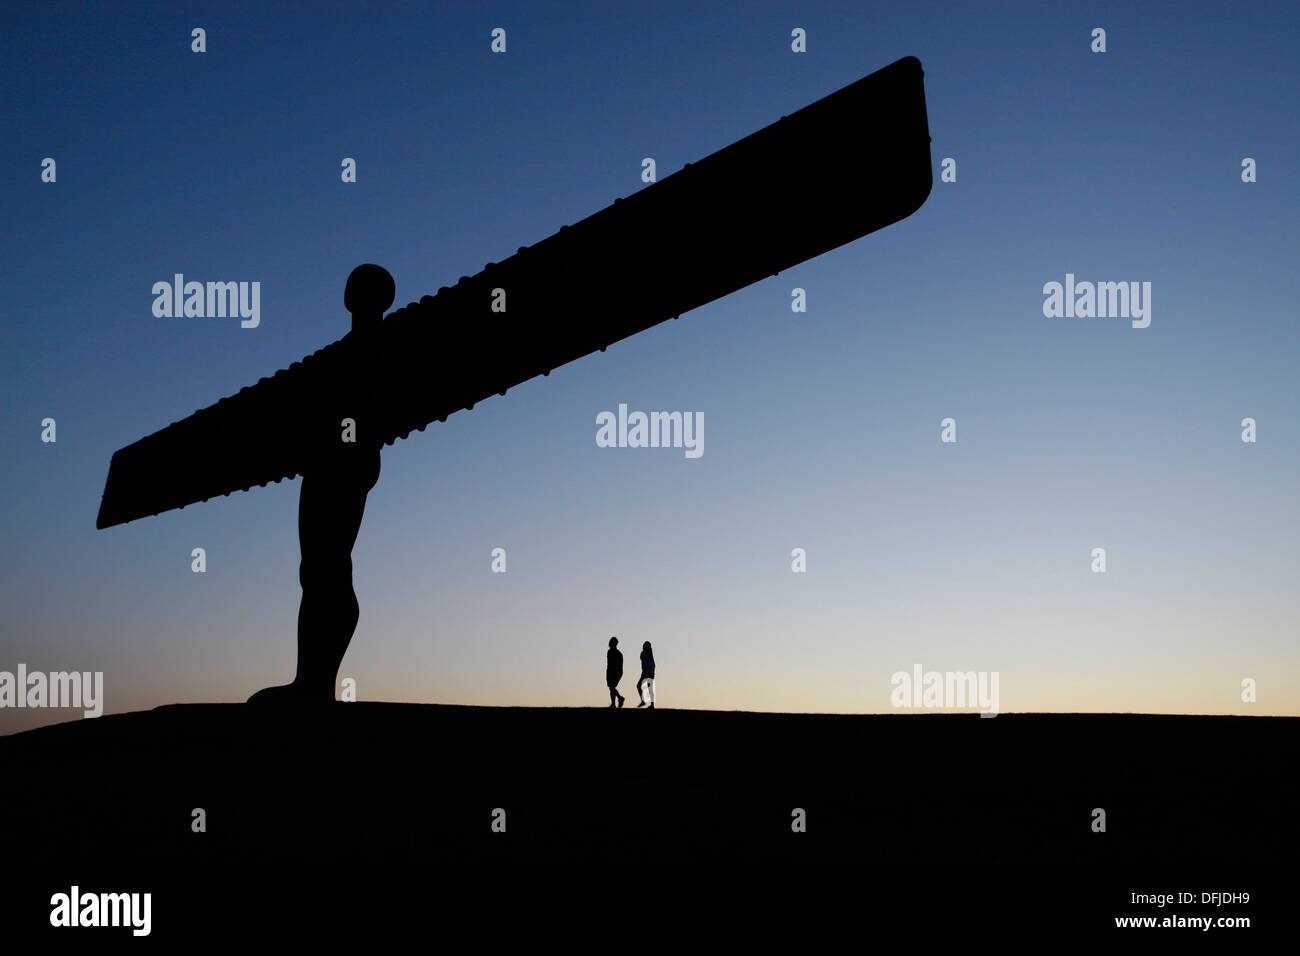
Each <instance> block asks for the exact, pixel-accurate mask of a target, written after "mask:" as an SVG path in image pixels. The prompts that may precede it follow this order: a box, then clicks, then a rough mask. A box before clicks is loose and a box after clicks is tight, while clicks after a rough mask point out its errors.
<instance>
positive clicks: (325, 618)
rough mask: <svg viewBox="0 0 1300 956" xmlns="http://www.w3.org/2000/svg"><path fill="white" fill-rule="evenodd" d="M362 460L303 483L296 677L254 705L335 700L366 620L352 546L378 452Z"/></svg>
mask: <svg viewBox="0 0 1300 956" xmlns="http://www.w3.org/2000/svg"><path fill="white" fill-rule="evenodd" d="M357 458H358V459H359V461H357V462H355V463H354V462H352V461H350V460H348V459H344V460H342V461H339V462H337V463H329V464H328V465H325V466H322V467H319V468H317V470H315V471H313V472H312V473H311V474H307V475H304V476H303V479H302V489H301V491H300V493H299V497H298V541H299V544H300V545H301V549H302V563H301V564H300V565H299V569H298V579H299V581H300V582H301V583H302V603H301V605H300V606H299V608H298V673H297V675H296V676H295V677H294V680H293V683H292V684H286V685H283V686H280V687H268V688H266V689H265V690H261V691H258V692H257V693H256V694H254V695H253V696H252V698H250V699H249V703H262V702H277V701H282V700H285V701H287V700H292V701H321V702H329V701H332V700H334V681H335V679H336V678H337V676H338V671H339V665H340V664H341V663H342V661H343V655H344V654H345V653H346V652H347V649H348V644H350V643H351V641H352V634H353V632H354V631H355V630H356V626H357V620H358V618H359V617H360V608H359V606H358V604H357V595H356V592H355V591H354V590H353V588H352V546H353V545H354V544H355V543H356V540H357V532H358V531H359V530H360V529H361V517H362V515H363V514H364V512H365V508H366V496H367V495H368V494H369V492H370V489H371V488H373V487H374V485H375V482H376V481H377V480H378V478H379V451H378V449H375V450H374V453H373V457H369V456H363V455H361V454H358V455H357Z"/></svg>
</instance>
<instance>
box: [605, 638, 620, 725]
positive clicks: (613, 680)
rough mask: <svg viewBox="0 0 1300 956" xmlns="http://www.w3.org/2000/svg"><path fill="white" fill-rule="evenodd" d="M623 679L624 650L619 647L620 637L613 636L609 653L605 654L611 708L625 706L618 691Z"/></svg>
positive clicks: (606, 681)
mask: <svg viewBox="0 0 1300 956" xmlns="http://www.w3.org/2000/svg"><path fill="white" fill-rule="evenodd" d="M622 679H623V652H622V651H620V650H619V649H618V638H617V637H611V638H610V639H609V653H607V654H606V655H605V683H606V684H608V685H609V708H610V710H613V709H614V708H615V707H622V706H623V695H622V694H620V693H619V692H618V682H619V681H621V680H622ZM615 701H617V703H615Z"/></svg>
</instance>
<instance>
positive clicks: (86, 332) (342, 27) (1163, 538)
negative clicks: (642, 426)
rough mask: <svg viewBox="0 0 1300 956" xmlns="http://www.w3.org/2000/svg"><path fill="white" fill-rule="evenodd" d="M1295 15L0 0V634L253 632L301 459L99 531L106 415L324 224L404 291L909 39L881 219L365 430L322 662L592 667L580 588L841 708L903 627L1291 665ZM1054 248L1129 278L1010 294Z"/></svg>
mask: <svg viewBox="0 0 1300 956" xmlns="http://www.w3.org/2000/svg"><path fill="white" fill-rule="evenodd" d="M1298 20H1300V14H1297V9H1296V7H1295V5H1294V4H1281V3H1279V4H1269V3H1263V4H1255V5H1248V6H1246V7H1238V6H1234V5H1229V4H1143V5H1141V7H1140V8H1139V9H1133V7H1132V5H1129V4H1048V5H1040V4H1003V5H992V6H980V7H977V6H976V5H973V4H970V5H968V4H925V3H918V4H906V5H890V6H885V5H872V4H858V3H855V4H844V3H839V4H837V3H806V2H801V3H798V4H744V5H722V4H695V3H661V4H655V5H634V4H598V3H589V4H577V3H574V4H559V3H557V4H546V5H536V4H533V5H525V4H492V3H488V4H473V5H470V4H465V5H438V4H400V5H398V4H392V5H387V4H367V5H354V4H342V3H339V4H323V3H322V4H310V5H307V4H304V5H300V6H291V5H275V6H274V9H268V8H267V5H262V4H221V5H203V4H200V5H195V6H190V7H186V8H183V9H179V8H176V7H174V5H168V4H137V5H132V6H131V7H130V8H129V9H125V10H117V9H114V10H100V9H93V8H82V7H80V6H77V5H61V4H50V3H41V4H8V5H6V7H5V14H4V24H3V26H4V28H3V30H0V51H2V54H3V55H2V56H0V63H2V66H0V69H3V90H4V92H3V97H4V104H5V108H4V110H3V113H2V115H0V132H2V133H3V136H2V139H3V142H4V144H5V145H4V149H3V150H0V163H2V164H3V166H2V167H0V170H2V172H3V186H2V187H0V189H2V190H3V192H2V194H0V195H2V197H3V210H4V215H3V242H4V256H3V260H2V261H3V263H4V265H3V268H4V287H5V289H6V293H7V300H8V301H7V303H6V309H5V319H4V321H3V323H2V324H0V380H2V381H3V389H2V390H0V395H2V401H3V404H2V405H0V442H2V443H3V448H4V455H3V457H2V458H0V488H2V489H3V490H2V492H0V533H3V538H4V541H5V544H6V545H7V547H6V548H5V549H4V552H3V554H0V607H3V609H4V612H3V614H2V615H0V670H5V669H7V670H13V669H14V668H15V667H16V665H17V663H19V662H24V663H26V665H27V666H28V668H30V669H37V670H63V669H77V670H92V671H93V670H102V671H104V672H105V687H106V696H107V700H106V710H107V711H108V712H117V711H122V710H131V709H138V708H141V707H149V706H155V705H157V704H161V703H168V702H173V701H199V700H242V699H244V698H245V697H247V696H248V694H250V693H251V692H252V691H254V690H256V689H257V688H258V687H261V686H264V685H265V684H267V683H275V682H280V681H282V680H285V679H288V678H289V677H291V676H292V673H293V661H294V648H295V642H294V627H295V623H294V622H295V620H296V614H297V606H298V597H299V592H298V588H297V561H298V553H297V538H296V516H297V488H298V482H297V481H294V482H289V483H284V484H281V485H278V486H273V487H271V488H265V489H254V490H253V491H251V492H249V493H247V494H236V495H233V496H231V497H230V498H225V499H220V500H215V501H211V502H208V503H206V504H203V505H201V506H197V507H193V508H186V509H184V510H183V511H179V512H170V513H167V514H164V515H161V516H157V517H151V518H147V519H143V520H141V521H138V522H134V523H132V524H129V525H126V526H122V527H117V528H112V529H108V530H105V531H96V530H95V527H94V519H95V513H96V510H97V509H98V506H99V499H100V495H101V494H102V491H103V483H104V478H105V475H106V474H107V469H108V461H109V458H110V457H111V455H112V453H113V451H114V450H116V449H117V448H119V447H121V446H123V445H126V444H128V443H130V442H132V441H134V440H136V439H137V438H139V437H142V436H143V435H145V434H148V433H150V432H153V431H155V430H157V429H158V428H160V427H162V426H164V425H166V424H168V423H169V422H172V421H174V420H177V419H179V418H182V417H184V416H185V415H188V414H189V413H191V412H193V411H194V410H195V409H197V408H200V407H204V406H206V405H209V404H211V403H213V402H214V401H216V400H217V399H218V398H221V397H222V396H225V395H227V394H231V393H233V392H235V391H237V390H238V389H239V388H240V387H242V386H244V385H248V384H251V383H253V382H255V381H256V380H257V379H258V378H260V377H262V376H265V375H269V374H271V373H272V372H274V371H275V370H276V369H279V368H283V367H285V366H286V365H288V364H289V363H290V362H292V361H295V360H297V359H299V358H301V357H302V356H303V355H304V354H306V353H308V352H311V351H313V350H315V349H316V348H319V347H320V346H321V345H323V344H325V343H326V342H329V341H333V340H334V339H336V338H338V337H339V336H341V335H342V334H343V333H344V332H346V331H347V329H348V324H349V317H348V315H347V313H346V312H345V310H344V309H343V306H342V291H343V283H344V280H345V279H346V277H347V274H348V273H349V271H350V270H351V269H352V268H353V267H354V266H355V265H357V264H358V263H361V262H367V261H368V262H377V263H380V264H382V265H384V266H385V267H386V268H387V269H388V270H389V271H390V272H392V274H393V275H394V276H395V278H396V281H397V297H398V303H399V304H402V303H406V302H409V301H413V300H416V299H418V298H420V296H422V295H425V294H430V293H432V292H434V291H436V290H437V288H438V287H439V286H441V285H444V284H449V283H451V282H454V281H455V279H456V278H458V277H459V276H461V275H466V274H473V273H475V272H477V271H478V270H479V269H480V268H481V267H482V266H483V264H484V263H485V262H488V261H495V260H499V259H501V258H503V257H504V256H505V255H507V254H509V253H510V252H513V251H514V249H515V248H517V247H518V246H520V245H524V244H531V243H534V242H536V241H537V240H539V239H541V238H543V237H545V236H547V235H549V234H550V233H552V232H554V231H555V230H556V229H557V228H558V227H559V226H560V225H561V224H564V223H570V222H574V221H576V220H578V219H580V218H582V217H584V216H586V215H589V214H590V213H592V212H595V211H596V210H598V209H600V208H602V207H604V206H605V205H607V204H608V203H609V202H611V201H612V200H613V199H614V198H615V197H617V196H624V195H629V194H631V193H632V192H634V191H636V190H637V189H639V188H643V184H642V182H641V180H640V172H641V160H642V158H643V157H646V156H651V157H654V158H655V160H656V163H657V167H658V170H659V175H660V178H662V177H663V176H664V175H667V174H668V173H670V172H672V171H675V170H677V169H679V168H680V167H681V166H682V165H683V164H684V163H686V162H688V161H693V160H696V159H700V158H702V157H703V156H705V155H707V154H709V153H711V152H713V151H715V150H717V149H719V148H721V147H723V146H725V145H727V144H729V143H731V142H733V141H734V140H736V139H738V138H740V137H741V136H744V135H746V134H748V133H750V132H752V131H754V130H756V129H758V128H760V127H762V126H765V125H767V124H768V123H771V122H773V121H775V120H776V119H777V118H778V117H780V116H781V115H782V114H784V113H789V112H793V111H794V110H796V109H798V108H800V107H802V106H804V105H807V104H808V103H810V102H812V101H814V100H816V99H818V98H820V97H822V96H824V95H826V94H828V93H830V92H833V91H834V90H836V89H839V88H840V87H842V86H844V85H846V84H848V83H850V82H852V81H853V80H855V79H858V78H859V77H861V76H864V75H866V74H868V73H870V72H873V71H874V70H877V69H879V68H880V67H882V66H885V65H886V64H888V63H890V62H893V61H894V60H896V59H898V58H899V57H901V56H905V55H914V56H916V57H918V58H919V59H920V60H921V62H922V64H923V65H924V68H925V72H926V76H925V83H926V94H927V107H928V113H929V123H930V130H931V136H932V153H933V158H934V172H935V179H936V182H935V187H934V190H933V192H932V194H931V197H930V199H929V200H928V202H927V203H926V204H925V206H923V207H922V208H921V209H920V210H919V211H918V212H917V213H915V214H914V215H913V216H911V217H910V218H909V219H907V220H904V221H903V222H901V223H899V224H897V225H895V226H892V227H889V228H888V229H886V230H883V231H881V232H879V233H876V234H874V235H871V236H869V237H867V238H865V239H862V240H860V241H858V242H855V243H852V244H850V245H848V246H845V247H842V248H840V249H838V250H835V251H833V252H831V253H828V254H826V255H824V256H822V257H820V258H818V259H815V260H813V261H810V262H807V263H804V264H803V265H800V266H798V267H796V268H795V269H792V270H790V271H788V272H786V273H783V274H781V275H780V276H777V277H774V278H770V279H767V280H764V281H763V282H760V283H757V284H755V285H753V286H751V287H749V288H747V289H745V290H742V291H740V292H738V293H736V294H734V295H732V296H730V297H727V298H726V299H724V300H721V301H718V302H715V303H712V304H710V305H708V306H705V307H703V308H701V309H698V310H696V311H694V312H692V313H688V314H687V315H685V316H683V318H682V320H681V321H679V322H674V323H668V324H667V325H664V326H660V327H657V328H654V329H652V330H649V331H647V332H645V333H642V334H641V335H638V336H636V337H634V338H632V339H630V340H628V341H625V342H623V343H621V344H619V345H617V346H615V347H614V348H611V349H610V350H609V351H608V352H607V353H605V354H597V355H593V356H589V357H587V358H584V359H582V360H580V361H578V362H576V363H573V364H571V365H569V366H567V367H565V368H563V369H561V370H559V371H557V372H556V373H554V374H552V375H551V376H550V377H549V378H546V379H537V380H534V381H532V382H530V383H527V384H526V385H524V386H522V387H520V388H519V389H517V390H512V391H511V392H510V394H509V395H507V396H506V397H504V398H494V399H492V400H489V401H488V402H485V403H482V404H481V405H479V406H477V407H476V408H475V409H474V410H473V411H471V412H462V413H459V414H457V415H455V416H452V417H451V418H450V419H448V421H447V422H446V423H445V424H438V425H434V426H432V427H431V428H430V429H428V430H427V431H426V432H425V433H423V434H417V435H415V436H414V437H412V438H411V439H409V440H407V441H404V442H399V443H398V444H397V445H395V446H392V447H390V448H387V449H385V451H384V462H383V474H382V476H381V478H380V482H379V484H378V485H377V486H376V488H375V490H374V491H373V492H372V493H371V496H370V502H369V505H368V508H367V514H366V519H365V523H364V525H363V527H362V531H361V536H360V538H359V540H358V543H357V546H356V549H355V550H354V553H353V558H354V565H355V567H356V573H355V580H356V589H357V592H358V595H359V599H360V602H361V608H362V617H361V623H360V625H359V627H358V631H357V635H356V637H355V639H354V641H353V645H352V648H351V650H350V651H349V654H348V657H347V658H346V659H345V661H344V664H343V669H342V671H341V675H343V676H352V677H354V678H355V679H356V680H357V682H358V691H359V694H360V696H361V697H362V698H363V699H397V700H427V701H440V702H449V703H482V704H511V703H525V704H539V705H548V704H549V705H564V706H570V705H585V704H597V705H598V704H600V703H601V698H602V696H603V686H602V684H603V666H604V660H603V653H604V646H605V642H606V640H607V639H608V637H609V635H611V634H618V635H620V638H621V640H622V642H623V645H624V647H625V648H628V649H631V648H636V647H639V645H640V643H641V641H642V640H651V641H652V642H653V643H654V644H655V647H656V656H657V658H658V660H659V689H660V695H661V699H662V701H663V706H681V707H703V708H721V709H767V710H789V711H833V712H887V711H889V710H890V705H889V692H890V684H889V678H890V675H891V674H893V673H894V672H896V671H899V670H910V669H911V668H912V666H913V664H915V663H921V664H922V665H924V667H925V668H926V669H934V670H939V671H947V670H963V671H964V670H977V671H981V670H985V671H997V672H999V673H1000V674H1001V696H1002V701H1001V707H1002V709H1003V710H1004V711H1011V710H1057V711H1162V712H1175V713H1256V714H1267V713H1276V714H1298V713H1300V690H1298V689H1297V687H1298V682H1300V652H1298V651H1297V648H1298V647H1300V642H1298V641H1297V636H1298V634H1297V622H1298V621H1300V614H1298V611H1300V600H1298V599H1297V597H1296V594H1297V589H1296V587H1295V581H1296V579H1297V572H1300V557H1298V555H1297V546H1296V543H1295V542H1296V541H1297V540H1300V509H1298V508H1297V505H1296V501H1295V490H1294V489H1295V475H1296V472H1297V464H1298V463H1300V461H1298V459H1300V456H1298V452H1297V448H1298V447H1300V446H1298V442H1300V426H1298V423H1297V414H1298V413H1300V400H1298V398H1297V389H1296V385H1295V368H1296V359H1297V355H1298V353H1300V337H1298V333H1297V330H1296V324H1295V314H1296V313H1295V303H1296V301H1297V292H1298V291H1300V290H1298V289H1297V285H1298V283H1297V275H1296V269H1295V265H1294V262H1295V251H1296V247H1297V242H1296V238H1297V235H1296V225H1295V221H1296V217H1295V210H1296V208H1297V202H1296V200H1297V189H1298V187H1297V182H1300V170H1298V169H1297V168H1296V167H1297V156H1298V155H1300V149H1298V148H1297V146H1298V145H1300V144H1298V143H1297V131H1296V122H1295V116H1296V115H1297V107H1298V106H1300V103H1298V102H1297V99H1298V98H1297V92H1298V90H1300V78H1298V76H1297V70H1296V65H1295V56H1294V49H1293V43H1292V40H1293V38H1294V36H1295V33H1296V30H1295V28H1296V26H1297V25H1298V24H1297V21H1298ZM498 26H500V27H503V28H505V29H506V31H507V52H506V53H505V54H501V55H494V54H492V53H491V52H490V50H489V44H490V31H491V30H492V29H493V28H494V27H498ZM194 27H202V28H204V29H205V30H206V32H207V52H205V53H203V54H196V53H193V52H191V50H190V30H191V29H192V28H194ZM795 27H802V28H803V29H805V30H806V31H807V44H808V52H807V53H804V54H796V53H793V52H791V49H790V31H791V30H792V29H793V28H795ZM1094 27H1102V28H1104V29H1105V30H1106V31H1107V51H1106V52H1105V53H1104V54H1095V53H1092V52H1091V51H1090V49H1089V46H1090V33H1091V31H1092V29H1093V28H1094ZM44 157H53V158H54V159H55V160H56V162H57V177H58V178H57V182H56V183H53V184H50V183H42V182H41V181H40V164H41V160H42V159H43V158H44ZM343 157H354V158H356V160H357V164H358V181H357V182H356V183H355V184H344V183H342V182H340V176H339V172H340V162H341V160H342V159H343ZM944 157H953V158H955V159H956V161H957V181H956V182H955V183H942V182H939V181H938V180H939V163H940V160H941V159H943V158H944ZM1244 157H1252V158H1254V159H1255V160H1256V162H1257V164H1258V182H1255V183H1251V184H1246V183H1243V182H1242V181H1241V176H1240V164H1241V161H1242V159H1243V158H1244ZM881 186H882V188H887V184H881ZM771 201H773V202H782V203H785V202H792V203H797V202H798V190H797V184H780V183H776V184H774V186H773V195H772V199H771ZM176 272H181V273H184V274H185V275H186V276H187V278H192V279H197V280H200V281H205V280H219V281H226V280H248V281H252V280H256V281H259V282H260V283H261V289H262V298H261V324H260V325H259V327H258V328H256V329H241V328H240V327H239V324H238V321H237V320H228V319H224V320H223V319H177V318H171V319H159V318H155V317H154V316H153V315H152V312H151V305H152V301H153V297H152V295H151V293H150V289H151V287H152V285H153V283H154V282H156V281H159V280H170V278H171V276H172V275H173V274H174V273H176ZM1066 273H1073V274H1075V275H1076V277H1077V278H1078V279H1079V280H1091V281H1149V282H1151V283H1152V322H1151V325H1150V327H1149V328H1146V329H1134V328H1132V327H1131V326H1130V325H1129V323H1128V322H1127V321H1124V320H1115V319H1064V318H1053V319H1049V318H1046V317H1045V316H1044V315H1043V311H1042V304H1043V298H1044V297H1043V294H1042V287H1043V284H1044V283H1046V282H1050V281H1058V282H1059V281H1063V280H1064V277H1065V275H1066ZM795 286H798V287H801V288H804V289H805V290H806V292H807V301H808V310H807V312H806V313H803V314H797V313H793V312H792V311H791V309H790V293H791V289H792V288H793V287H795ZM575 291H577V292H580V290H575ZM629 294H633V293H631V292H630V293H629ZM619 403H626V404H627V405H628V406H629V408H632V409H643V410H682V411H698V412H702V413H703V416H704V420H705V453H704V454H703V456H701V457H700V458H698V459H695V460H690V459H686V458H685V457H684V456H683V455H682V453H681V451H680V450H671V449H606V448H598V447H597V446H596V443H595V432H596V427H595V416H596V415H597V414H598V413H599V412H601V411H603V410H616V409H617V407H618V405H619ZM47 416H48V417H53V418H54V419H55V420H56V422H57V436H58V441H57V442H56V443H54V444H45V443H42V442H41V440H40V434H41V426H40V423H41V420H42V419H43V418H45V417H47ZM946 417H952V418H954V419H955V420H956V422H957V436H958V441H957V442H956V443H955V444H944V443H941V442H940V441H939V432H940V428H939V423H940V420H941V419H943V418H946ZM1245 417H1252V418H1254V419H1255V420H1256V422H1257V427H1258V441H1257V442H1256V443H1254V444H1246V443H1243V442H1242V441H1241V440H1240V434H1241V426H1240V422H1241V420H1242V419H1243V418H1245ZM194 547H203V548H204V549H205V550H206V553H207V561H208V570H207V571H206V572H205V573H204V574H194V573H192V572H191V570H190V561H191V559H190V552H191V549H192V548H194ZM495 547H503V548H505V549H506V551H507V555H508V571H507V573H505V574H493V573H492V572H491V570H490V552H491V550H492V549H493V548H495ZM795 547H802V548H804V549H806V551H807V555H808V571H807V573H805V574H794V573H792V572H791V569H790V552H791V549H792V548H795ZM1094 547H1104V548H1106V549H1107V556H1108V568H1107V572H1106V573H1105V574H1104V575H1101V574H1094V573H1092V571H1091V569H1090V562H1091V558H1090V554H1091V551H1092V549H1093V548H1094ZM633 656H634V655H633ZM632 677H633V678H635V675H632ZM1245 678H1253V679H1255V680H1256V681H1257V682H1258V688H1259V689H1258V694H1259V699H1258V701H1257V702H1256V703H1254V704H1243V703H1242V702H1241V701H1240V682H1241V680H1242V679H1245ZM629 683H630V681H629ZM624 692H625V693H627V692H628V690H627V688H625V689H624ZM69 716H71V715H70V713H69V712H68V711H54V710H51V711H46V712H41V713H37V712H32V711H13V710H5V711H0V731H9V730H15V729H20V728H22V727H25V726H30V725H32V724H33V723H40V722H47V721H50V720H56V719H67V718H68V717H69Z"/></svg>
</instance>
